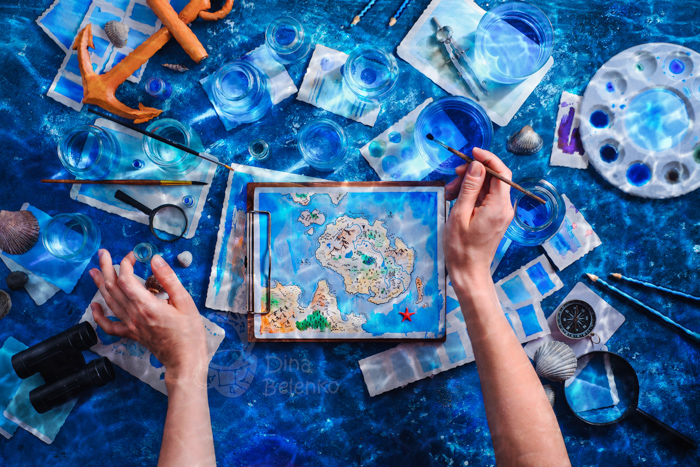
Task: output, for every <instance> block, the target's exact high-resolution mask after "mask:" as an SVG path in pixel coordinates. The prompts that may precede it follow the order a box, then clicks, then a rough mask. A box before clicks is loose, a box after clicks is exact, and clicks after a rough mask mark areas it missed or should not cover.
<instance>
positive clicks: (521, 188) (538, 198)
mask: <svg viewBox="0 0 700 467" xmlns="http://www.w3.org/2000/svg"><path fill="white" fill-rule="evenodd" d="M425 137H426V138H428V140H429V141H434V142H436V143H437V144H439V145H440V146H442V147H443V148H445V149H447V150H448V151H450V152H451V153H452V154H454V155H455V156H457V157H461V158H462V159H464V160H465V161H467V162H470V163H471V162H474V158H473V157H471V156H467V155H466V154H464V153H461V152H459V151H458V150H456V149H454V148H451V147H449V146H448V145H446V144H445V143H443V142H442V141H440V140H439V139H435V137H434V136H433V135H432V133H428V134H427V135H425ZM484 168H485V169H486V172H488V173H489V174H490V175H491V176H492V177H496V178H497V179H499V180H500V181H502V182H503V183H506V184H508V185H510V186H512V187H513V188H515V189H516V190H518V191H519V192H521V193H524V194H526V195H527V196H529V197H530V198H532V199H536V200H537V201H539V202H540V203H542V204H547V202H546V201H545V200H543V199H542V198H540V197H539V196H537V195H536V194H534V193H532V192H530V191H527V190H526V189H525V188H523V187H521V186H520V185H518V184H517V183H515V182H513V181H511V180H508V179H507V178H505V177H504V176H503V175H501V174H499V173H498V172H496V171H495V170H493V169H492V168H490V167H487V166H485V165H484Z"/></svg>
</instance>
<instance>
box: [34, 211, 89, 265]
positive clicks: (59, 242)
mask: <svg viewBox="0 0 700 467" xmlns="http://www.w3.org/2000/svg"><path fill="white" fill-rule="evenodd" d="M101 241H102V234H101V233H100V229H99V227H97V224H96V223H95V221H93V220H92V219H91V218H89V217H88V216H86V215H85V214H58V215H57V216H54V218H53V219H51V220H50V221H49V222H48V223H47V224H46V227H44V230H43V231H42V233H41V242H42V243H43V245H44V248H46V251H48V252H49V253H51V254H52V255H53V256H55V257H56V258H60V259H63V260H66V261H73V262H82V261H85V260H87V259H90V258H92V256H93V255H94V254H95V253H96V252H97V250H98V249H99V248H100V242H101Z"/></svg>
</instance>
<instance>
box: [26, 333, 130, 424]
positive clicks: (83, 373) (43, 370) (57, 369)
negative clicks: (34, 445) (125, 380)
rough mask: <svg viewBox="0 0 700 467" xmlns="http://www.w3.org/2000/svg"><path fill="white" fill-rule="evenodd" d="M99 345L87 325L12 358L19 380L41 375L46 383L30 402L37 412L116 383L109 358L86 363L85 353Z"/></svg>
mask: <svg viewBox="0 0 700 467" xmlns="http://www.w3.org/2000/svg"><path fill="white" fill-rule="evenodd" d="M95 344H97V333H95V329H93V327H92V326H91V325H90V323H87V322H83V323H80V324H77V325H75V326H73V327H72V328H70V329H67V330H65V331H63V332H61V333H59V334H56V335H55V336H53V337H49V338H48V339H46V340H45V341H43V342H39V343H38V344H36V345H34V346H32V347H30V348H28V349H26V350H23V351H22V352H19V353H18V354H16V355H14V356H13V357H12V368H14V370H15V373H17V376H19V377H20V378H22V379H26V378H29V377H30V376H32V375H34V374H36V373H39V374H40V375H41V377H42V378H43V379H44V382H45V383H46V384H44V385H42V386H39V387H37V388H35V389H33V390H32V391H30V392H29V400H30V402H31V403H32V406H33V407H34V409H35V410H36V411H37V412H39V413H45V412H48V411H49V410H51V409H53V408H54V407H58V406H59V405H61V404H64V403H66V402H68V401H69V400H71V399H75V398H76V397H78V396H79V395H80V394H81V393H82V392H84V391H86V390H88V389H91V388H97V387H101V386H104V385H105V384H107V383H109V382H110V381H112V380H114V378H115V377H116V373H115V371H114V367H113V366H112V362H110V361H109V360H108V359H107V358H105V357H101V358H98V359H96V360H93V361H91V362H90V363H88V364H86V363H85V357H84V356H83V354H82V352H83V350H88V349H89V348H90V347H92V346H93V345H95Z"/></svg>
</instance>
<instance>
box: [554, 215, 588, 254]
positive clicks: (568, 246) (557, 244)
mask: <svg viewBox="0 0 700 467" xmlns="http://www.w3.org/2000/svg"><path fill="white" fill-rule="evenodd" d="M549 243H550V244H551V245H552V246H553V247H554V248H555V249H556V250H557V253H558V254H559V256H561V257H562V258H563V257H564V256H566V254H567V253H568V252H571V253H574V254H575V253H576V252H577V251H578V250H579V249H580V248H581V242H579V240H578V239H577V238H576V235H574V226H573V225H572V224H571V221H570V220H569V218H568V217H565V218H564V226H563V227H562V229H561V230H559V232H558V233H557V234H556V235H555V236H554V237H552V239H551V240H550V241H549Z"/></svg>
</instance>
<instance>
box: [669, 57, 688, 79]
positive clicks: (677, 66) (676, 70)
mask: <svg viewBox="0 0 700 467" xmlns="http://www.w3.org/2000/svg"><path fill="white" fill-rule="evenodd" d="M668 69H669V70H670V71H671V73H673V74H675V75H678V74H680V73H683V71H685V64H684V63H683V62H682V61H680V60H678V59H677V58H676V59H673V60H671V63H669V64H668Z"/></svg>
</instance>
